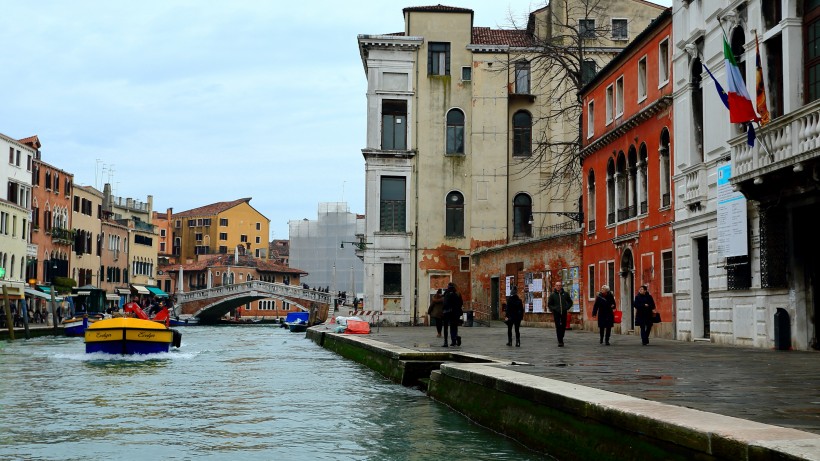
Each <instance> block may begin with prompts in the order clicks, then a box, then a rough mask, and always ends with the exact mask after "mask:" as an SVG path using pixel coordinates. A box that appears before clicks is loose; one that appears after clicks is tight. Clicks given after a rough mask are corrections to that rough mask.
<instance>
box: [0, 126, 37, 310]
mask: <svg viewBox="0 0 820 461" xmlns="http://www.w3.org/2000/svg"><path fill="white" fill-rule="evenodd" d="M0 151H2V152H4V153H5V152H8V154H9V156H8V163H6V162H0V180H4V181H3V182H5V184H6V188H5V192H3V193H2V195H0V274H2V275H0V284H2V285H3V286H4V287H6V290H7V293H8V295H9V296H10V297H12V298H15V299H21V298H22V297H23V292H24V288H25V284H26V283H27V275H28V274H27V273H26V266H27V262H26V261H27V255H28V248H29V229H30V225H31V219H30V214H29V213H30V212H29V210H30V208H31V200H32V190H31V189H32V187H31V170H32V166H33V161H34V158H35V156H36V155H37V150H36V148H35V147H32V146H31V145H29V144H27V143H25V142H22V141H18V140H15V139H13V138H10V137H8V136H6V135H3V134H0Z"/></svg>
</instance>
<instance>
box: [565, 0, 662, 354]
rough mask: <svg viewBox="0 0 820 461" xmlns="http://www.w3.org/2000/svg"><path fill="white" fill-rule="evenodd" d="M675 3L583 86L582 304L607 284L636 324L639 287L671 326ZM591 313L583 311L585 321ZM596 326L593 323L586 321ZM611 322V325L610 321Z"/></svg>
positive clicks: (628, 322) (627, 326) (625, 327)
mask: <svg viewBox="0 0 820 461" xmlns="http://www.w3.org/2000/svg"><path fill="white" fill-rule="evenodd" d="M673 43H674V41H673V37H672V10H671V9H667V10H666V11H664V12H663V13H662V14H661V15H660V16H659V17H658V18H657V19H656V20H655V21H654V22H653V23H652V24H651V25H650V26H649V27H647V28H646V29H645V30H644V31H643V32H641V34H640V35H638V37H636V38H635V40H634V41H633V42H632V43H630V44H629V46H627V48H626V49H624V51H623V52H622V53H621V54H620V55H618V56H617V57H616V58H615V59H613V60H612V61H610V63H609V64H608V65H606V66H605V67H604V68H603V69H602V70H601V71H600V72H599V73H598V74H597V75H596V76H595V78H594V79H593V80H592V81H590V82H589V83H588V84H587V85H586V86H585V87H584V88H583V89H582V91H581V94H580V96H581V98H582V101H583V116H582V117H581V120H582V124H583V127H582V137H581V139H582V146H583V148H582V150H581V158H582V165H583V181H584V183H583V191H584V193H583V205H584V219H585V232H584V246H583V264H582V267H583V271H584V276H585V283H584V287H583V290H582V296H583V297H584V298H585V299H586V301H587V302H588V303H589V305H592V304H593V303H594V302H595V297H596V296H597V293H598V292H599V290H600V288H601V286H602V285H608V286H609V287H610V289H611V290H612V293H613V295H614V296H615V299H616V302H617V305H618V306H619V307H618V308H619V310H621V311H623V319H622V322H621V324H620V331H621V332H622V333H623V332H627V331H631V330H634V328H635V317H634V312H633V309H632V300H633V299H634V297H635V295H636V294H637V292H638V287H640V286H641V285H646V286H647V288H648V291H649V293H650V294H651V295H652V296H653V298H654V299H655V303H656V305H657V309H658V310H657V312H659V313H660V314H661V318H662V319H664V320H665V322H664V323H661V324H660V325H657V326H656V328H654V329H653V331H654V334H655V335H658V336H663V337H667V338H673V337H674V336H675V331H674V328H673V327H674V325H675V322H674V314H675V309H674V278H675V277H674V270H675V268H674V243H673V231H672V222H673V220H674V200H673V197H672V195H671V194H672V165H673V164H674V157H673V153H672V150H671V145H672V141H673V139H674V137H673V123H672V120H673V117H672V114H673V113H672V84H673V78H672V73H671V72H672V68H671V49H672V44H673ZM591 314H592V313H591V312H586V315H587V320H592V319H591ZM588 325H590V326H592V325H594V322H588ZM616 330H617V326H616Z"/></svg>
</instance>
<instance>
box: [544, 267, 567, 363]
mask: <svg viewBox="0 0 820 461" xmlns="http://www.w3.org/2000/svg"><path fill="white" fill-rule="evenodd" d="M571 308H572V297H571V296H570V295H569V293H567V292H566V291H564V284H563V283H562V282H561V281H560V280H559V281H557V282H555V285H554V288H553V290H552V293H550V295H549V297H548V298H547V309H549V310H550V312H552V318H553V321H554V322H555V334H556V335H557V336H558V347H564V332H565V331H566V329H567V312H569V310H570V309H571Z"/></svg>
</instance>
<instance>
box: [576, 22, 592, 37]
mask: <svg viewBox="0 0 820 461" xmlns="http://www.w3.org/2000/svg"><path fill="white" fill-rule="evenodd" d="M578 36H579V37H581V38H595V20H594V19H579V20H578Z"/></svg>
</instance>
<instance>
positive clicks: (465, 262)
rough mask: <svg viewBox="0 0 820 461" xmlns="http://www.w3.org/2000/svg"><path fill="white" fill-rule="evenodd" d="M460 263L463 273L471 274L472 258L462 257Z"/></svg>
mask: <svg viewBox="0 0 820 461" xmlns="http://www.w3.org/2000/svg"><path fill="white" fill-rule="evenodd" d="M460 262H461V264H460V268H461V272H470V257H469V256H462V257H461V261H460Z"/></svg>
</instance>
